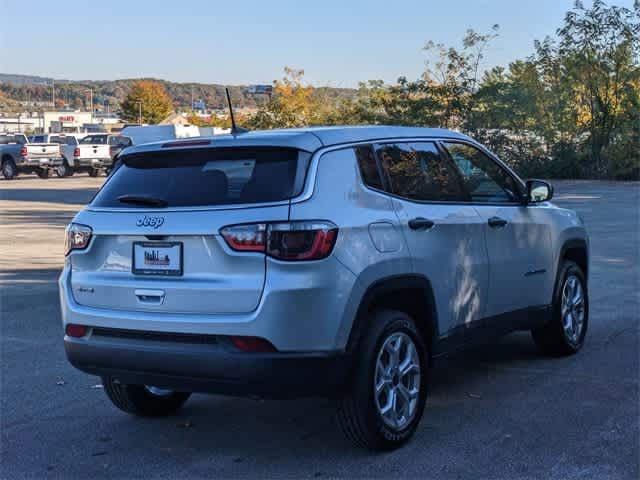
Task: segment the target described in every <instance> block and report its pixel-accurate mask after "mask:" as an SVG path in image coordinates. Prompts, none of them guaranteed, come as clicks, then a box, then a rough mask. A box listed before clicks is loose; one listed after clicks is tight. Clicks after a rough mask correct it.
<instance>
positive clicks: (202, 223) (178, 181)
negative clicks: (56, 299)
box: [71, 147, 309, 314]
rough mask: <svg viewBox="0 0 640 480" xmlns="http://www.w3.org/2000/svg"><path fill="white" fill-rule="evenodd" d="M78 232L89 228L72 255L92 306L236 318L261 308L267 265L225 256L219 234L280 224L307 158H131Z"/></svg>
mask: <svg viewBox="0 0 640 480" xmlns="http://www.w3.org/2000/svg"><path fill="white" fill-rule="evenodd" d="M121 158H122V161H123V163H122V165H121V166H120V167H119V168H118V169H117V170H116V171H115V172H114V173H113V174H112V176H111V177H110V178H109V179H108V180H107V182H106V184H105V185H104V186H103V187H102V189H101V190H100V191H99V192H98V194H97V195H96V197H95V198H94V200H93V201H92V203H91V204H90V206H89V207H88V208H87V209H85V210H84V211H82V212H81V213H80V214H78V216H77V217H76V219H75V221H74V222H75V223H78V224H83V225H87V226H89V227H91V228H92V238H91V241H90V243H89V246H88V247H87V248H86V250H84V251H79V252H74V253H72V254H71V266H72V273H71V287H72V292H73V296H74V298H75V300H76V301H77V302H78V303H80V304H82V305H86V306H91V307H98V308H108V309H122V310H131V311H159V312H163V311H166V312H172V313H202V314H218V313H220V314H234V313H246V312H250V311H252V310H255V308H256V307H257V306H258V303H259V302H260V298H261V295H262V291H263V288H264V281H265V269H266V262H265V255H264V254H263V253H251V252H237V251H234V250H232V249H231V248H229V246H228V245H227V244H226V242H225V240H224V239H223V238H222V237H221V235H220V233H219V232H220V229H221V228H223V227H225V226H229V225H237V224H243V223H251V222H266V221H283V220H287V219H288V217H289V199H290V198H292V197H293V196H295V195H297V194H298V193H299V192H300V190H301V189H302V185H303V183H304V175H305V172H306V167H307V163H308V160H309V154H308V153H306V152H302V151H299V150H296V149H290V148H271V147H269V148H267V147H251V148H218V149H215V148H200V149H191V150H185V149H182V148H181V149H175V150H168V151H157V152H145V153H137V154H129V155H125V156H124V157H121Z"/></svg>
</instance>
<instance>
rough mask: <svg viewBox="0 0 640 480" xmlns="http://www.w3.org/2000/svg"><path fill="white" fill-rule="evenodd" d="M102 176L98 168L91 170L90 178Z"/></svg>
mask: <svg viewBox="0 0 640 480" xmlns="http://www.w3.org/2000/svg"><path fill="white" fill-rule="evenodd" d="M99 174H100V170H99V169H97V168H90V169H89V176H90V177H97V176H98V175H99Z"/></svg>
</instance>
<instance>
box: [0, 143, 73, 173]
mask: <svg viewBox="0 0 640 480" xmlns="http://www.w3.org/2000/svg"><path fill="white" fill-rule="evenodd" d="M0 162H1V164H0V168H1V170H2V176H3V177H4V178H6V179H7V180H11V179H13V178H15V177H17V176H18V174H20V173H36V174H37V175H38V176H39V177H40V178H49V173H50V171H51V170H53V169H55V168H57V167H58V166H60V165H61V164H62V157H61V155H60V148H59V145H58V144H57V143H29V140H27V137H26V136H24V135H23V134H21V133H16V134H5V133H3V134H0Z"/></svg>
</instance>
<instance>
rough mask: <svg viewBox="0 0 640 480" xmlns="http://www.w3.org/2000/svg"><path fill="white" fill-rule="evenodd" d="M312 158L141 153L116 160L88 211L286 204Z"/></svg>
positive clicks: (265, 153) (222, 151)
mask: <svg viewBox="0 0 640 480" xmlns="http://www.w3.org/2000/svg"><path fill="white" fill-rule="evenodd" d="M310 156H311V155H310V154H309V153H308V152H303V151H300V150H296V149H292V148H273V147H252V148H218V149H194V150H173V151H157V152H145V153H136V154H130V155H125V156H123V157H120V160H121V162H122V165H121V166H120V168H118V169H117V170H115V171H114V173H113V174H112V176H111V177H110V178H109V180H107V182H106V183H105V185H104V186H103V187H102V189H101V190H100V191H99V192H98V194H97V195H96V196H95V198H94V200H93V202H92V206H95V207H117V208H140V207H148V206H151V205H145V204H144V202H142V203H141V202H134V203H131V202H129V201H127V200H125V201H123V200H122V199H123V198H125V199H126V198H127V197H129V198H131V197H143V198H147V199H152V201H155V202H156V203H157V202H158V201H159V202H161V203H162V204H164V205H166V206H167V207H197V206H216V205H232V204H245V203H247V204H248V203H263V202H277V201H282V200H288V199H290V198H292V197H295V196H296V195H298V194H299V193H300V192H301V191H302V187H303V184H304V178H305V175H306V171H307V166H308V163H309V158H310Z"/></svg>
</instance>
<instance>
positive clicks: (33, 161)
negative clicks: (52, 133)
mask: <svg viewBox="0 0 640 480" xmlns="http://www.w3.org/2000/svg"><path fill="white" fill-rule="evenodd" d="M60 165H62V157H55V158H30V157H28V158H23V159H22V160H21V161H20V162H19V163H18V164H17V167H18V168H51V167H58V166H60Z"/></svg>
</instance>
